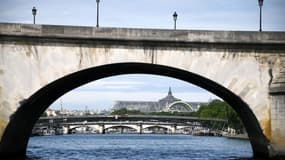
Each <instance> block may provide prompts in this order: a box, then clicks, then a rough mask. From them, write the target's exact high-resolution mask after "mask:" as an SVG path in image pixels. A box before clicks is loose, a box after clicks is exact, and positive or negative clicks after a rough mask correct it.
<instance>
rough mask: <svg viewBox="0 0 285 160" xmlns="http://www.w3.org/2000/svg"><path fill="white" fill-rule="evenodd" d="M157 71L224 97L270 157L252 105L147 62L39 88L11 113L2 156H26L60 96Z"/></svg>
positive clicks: (258, 151) (256, 146)
mask: <svg viewBox="0 0 285 160" xmlns="http://www.w3.org/2000/svg"><path fill="white" fill-rule="evenodd" d="M134 73H136V74H140V73H141V74H155V75H162V76H168V77H172V78H177V79H180V80H183V81H186V82H189V83H192V84H194V85H197V86H200V87H202V88H204V89H206V90H208V91H210V92H212V93H214V94H216V95H217V96H219V97H221V98H222V99H223V100H225V101H226V102H227V103H228V104H229V105H230V106H232V107H233V109H234V110H235V111H236V112H237V114H238V115H239V116H240V118H241V120H242V121H243V123H244V126H245V128H246V130H247V132H248V136H249V139H250V142H251V145H252V149H253V153H254V156H255V157H268V156H269V151H268V147H267V146H268V140H267V139H266V137H265V136H264V135H263V132H262V130H261V128H260V125H259V122H258V121H257V119H256V117H255V115H254V114H253V112H252V111H251V109H250V108H249V106H248V105H247V104H246V103H245V102H244V101H243V100H242V99H241V98H240V97H239V96H237V95H235V94H234V93H233V92H231V91H230V90H228V89H227V88H225V87H223V86H221V85H219V84H217V83H216V82H214V81H211V80H209V79H207V78H204V77H202V76H200V75H197V74H194V73H191V72H188V71H185V70H181V69H177V68H172V67H168V66H162V65H155V64H148V63H117V64H109V65H102V66H98V67H93V68H89V69H85V70H81V71H78V72H76V73H73V74H70V75H67V76H65V77H62V78H60V79H58V80H56V81H54V82H52V83H50V84H48V85H46V86H45V87H43V88H41V89H40V90H38V91H37V92H36V93H35V94H33V95H32V96H31V97H30V98H29V99H27V100H26V101H25V102H24V103H23V104H22V105H21V106H20V107H19V108H18V110H17V111H16V112H15V113H14V114H13V115H12V116H11V118H10V122H9V123H8V125H7V127H6V129H5V132H4V134H3V137H2V139H1V143H0V154H1V155H9V156H11V155H13V156H19V157H23V156H25V154H26V148H27V144H28V141H29V136H30V133H31V131H32V128H33V126H34V124H35V123H36V121H37V120H38V118H39V117H40V116H41V114H42V113H43V112H44V111H45V110H46V109H47V108H48V107H49V106H50V105H51V104H52V103H53V102H54V101H55V100H56V99H58V98H59V97H60V96H62V95H63V94H65V93H66V92H68V91H71V90H72V89H74V88H76V87H79V86H81V85H83V84H86V83H89V82H91V81H94V80H98V79H101V78H105V77H110V76H115V75H121V74H134Z"/></svg>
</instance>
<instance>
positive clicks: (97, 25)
mask: <svg viewBox="0 0 285 160" xmlns="http://www.w3.org/2000/svg"><path fill="white" fill-rule="evenodd" d="M96 2H97V24H96V27H99V2H100V0H96Z"/></svg>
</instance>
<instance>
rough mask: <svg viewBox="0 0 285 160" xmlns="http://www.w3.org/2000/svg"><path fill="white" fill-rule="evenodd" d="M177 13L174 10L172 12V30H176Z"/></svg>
mask: <svg viewBox="0 0 285 160" xmlns="http://www.w3.org/2000/svg"><path fill="white" fill-rule="evenodd" d="M177 16H178V15H177V13H176V12H174V14H173V20H174V30H176V21H177Z"/></svg>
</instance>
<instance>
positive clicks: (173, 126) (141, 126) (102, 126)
mask: <svg viewBox="0 0 285 160" xmlns="http://www.w3.org/2000/svg"><path fill="white" fill-rule="evenodd" d="M62 125H63V126H64V127H65V128H66V129H67V130H72V129H75V128H78V127H90V128H93V129H94V130H96V131H97V132H98V133H101V134H104V133H105V131H106V130H107V129H110V128H115V127H126V128H132V129H134V130H136V133H139V134H142V133H144V130H145V129H148V128H151V127H159V128H164V129H166V130H168V131H169V132H170V133H173V134H174V133H176V132H177V130H181V129H184V128H189V127H195V126H199V127H200V125H197V124H194V125H193V124H185V123H184V124H181V123H169V122H86V123H63V124H62Z"/></svg>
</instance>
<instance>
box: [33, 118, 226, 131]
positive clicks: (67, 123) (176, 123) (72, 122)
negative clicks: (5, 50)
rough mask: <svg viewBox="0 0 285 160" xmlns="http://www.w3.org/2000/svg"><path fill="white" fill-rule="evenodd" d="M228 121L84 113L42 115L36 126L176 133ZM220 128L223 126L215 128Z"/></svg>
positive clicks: (224, 123) (224, 125)
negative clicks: (162, 129)
mask: <svg viewBox="0 0 285 160" xmlns="http://www.w3.org/2000/svg"><path fill="white" fill-rule="evenodd" d="M227 123H228V121H227V120H226V119H219V118H199V117H189V116H158V115H84V116H59V117H41V118H40V119H39V120H38V121H37V124H36V125H35V127H36V128H40V127H48V126H50V127H53V128H57V127H59V128H61V127H64V128H66V129H67V130H71V129H73V128H78V127H82V126H83V127H90V128H96V129H97V130H98V131H99V133H104V131H105V129H107V128H112V127H129V128H133V129H135V130H136V131H137V133H140V134H141V133H142V131H143V129H144V128H149V127H154V126H156V127H161V128H167V129H169V130H170V131H171V133H176V130H177V129H183V128H188V127H195V126H198V127H207V128H208V127H210V125H211V124H212V125H213V124H221V126H223V127H227ZM211 129H213V130H218V129H222V128H213V127H211Z"/></svg>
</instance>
